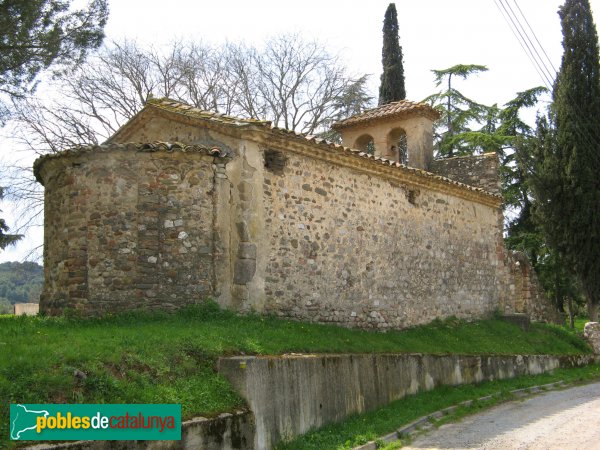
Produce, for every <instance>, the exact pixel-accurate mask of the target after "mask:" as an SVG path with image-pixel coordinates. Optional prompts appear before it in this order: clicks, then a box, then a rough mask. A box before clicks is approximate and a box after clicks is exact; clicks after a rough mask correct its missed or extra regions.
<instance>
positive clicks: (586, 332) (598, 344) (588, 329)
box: [583, 322, 600, 355]
mask: <svg viewBox="0 0 600 450" xmlns="http://www.w3.org/2000/svg"><path fill="white" fill-rule="evenodd" d="M583 336H584V337H585V338H586V339H587V341H588V342H589V343H590V346H591V347H592V348H593V349H594V353H595V354H596V355H600V323H598V322H588V323H586V324H585V326H584V327H583Z"/></svg>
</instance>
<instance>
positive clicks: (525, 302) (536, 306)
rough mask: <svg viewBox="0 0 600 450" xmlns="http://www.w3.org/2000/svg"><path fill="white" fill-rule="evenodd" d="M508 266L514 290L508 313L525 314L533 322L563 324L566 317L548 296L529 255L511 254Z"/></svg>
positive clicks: (506, 308)
mask: <svg viewBox="0 0 600 450" xmlns="http://www.w3.org/2000/svg"><path fill="white" fill-rule="evenodd" d="M507 266H508V269H509V272H510V274H511V277H510V279H511V282H512V286H514V289H513V295H512V296H511V297H510V302H509V304H508V305H506V307H505V310H506V312H511V313H524V314H527V315H528V316H529V318H530V319H531V320H535V321H539V322H550V323H555V324H563V323H564V317H562V315H561V314H560V313H559V312H558V310H557V309H556V308H555V307H554V306H553V305H552V302H551V301H550V300H549V299H548V297H547V296H546V294H545V292H544V290H543V288H542V286H541V285H540V283H539V281H538V278H537V275H536V273H535V270H534V269H533V267H532V266H531V263H530V262H529V259H527V255H525V254H524V253H521V252H509V253H508V254H507ZM512 286H511V287H512Z"/></svg>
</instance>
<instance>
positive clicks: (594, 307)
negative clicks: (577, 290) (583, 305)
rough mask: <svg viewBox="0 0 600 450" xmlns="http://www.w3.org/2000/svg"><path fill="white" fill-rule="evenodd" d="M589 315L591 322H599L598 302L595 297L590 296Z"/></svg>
mask: <svg viewBox="0 0 600 450" xmlns="http://www.w3.org/2000/svg"><path fill="white" fill-rule="evenodd" d="M587 306H588V316H590V322H598V304H597V303H594V302H593V299H591V298H588V304H587Z"/></svg>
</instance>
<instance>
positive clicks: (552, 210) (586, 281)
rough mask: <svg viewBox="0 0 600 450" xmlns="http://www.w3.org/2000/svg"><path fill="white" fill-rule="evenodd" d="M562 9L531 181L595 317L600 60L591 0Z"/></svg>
mask: <svg viewBox="0 0 600 450" xmlns="http://www.w3.org/2000/svg"><path fill="white" fill-rule="evenodd" d="M559 15H560V19H561V25H562V33H563V49H564V53H563V57H562V61H561V67H560V71H559V74H558V76H557V79H556V81H555V84H554V89H553V93H552V96H553V103H552V106H551V109H550V113H549V117H548V118H547V119H546V118H542V119H540V120H539V121H538V139H537V142H536V145H535V148H534V154H533V155H532V156H533V157H532V160H533V161H534V168H533V171H532V176H531V185H532V188H533V190H534V193H535V196H536V198H537V201H538V203H537V208H536V212H537V214H538V220H539V223H540V224H541V226H542V228H543V230H544V233H545V235H546V237H547V239H548V242H549V244H550V245H551V246H552V247H553V248H554V249H556V250H557V251H558V253H559V255H560V257H561V258H562V259H563V260H564V261H565V263H566V264H568V266H569V267H570V268H571V269H572V270H573V272H574V273H575V274H576V275H577V277H578V278H579V280H580V282H581V287H582V289H583V291H584V293H585V296H586V298H587V304H588V313H589V316H590V319H591V320H597V319H598V303H599V302H600V276H599V275H598V274H600V239H599V236H598V232H599V230H600V178H599V177H598V173H600V157H599V156H600V154H599V152H600V141H599V136H600V120H599V118H600V61H599V48H598V35H597V32H596V27H595V25H594V21H593V18H592V13H591V10H590V5H589V1H588V0H567V1H566V2H565V4H564V5H563V6H562V7H561V8H560V10H559Z"/></svg>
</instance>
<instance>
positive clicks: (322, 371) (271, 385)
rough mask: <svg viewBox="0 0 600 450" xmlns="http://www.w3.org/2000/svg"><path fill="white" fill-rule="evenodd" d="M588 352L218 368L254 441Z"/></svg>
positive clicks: (264, 362) (239, 361)
mask: <svg viewBox="0 0 600 450" xmlns="http://www.w3.org/2000/svg"><path fill="white" fill-rule="evenodd" d="M593 361H594V356H592V355H586V356H558V357H557V356H547V355H531V356H461V355H445V356H435V355H420V354H412V355H402V354H388V355H375V354H369V355H326V356H311V355H308V356H292V357H246V356H243V357H234V358H223V359H221V360H219V372H220V373H222V374H223V375H224V376H225V377H227V379H228V380H229V381H230V382H231V383H232V384H233V386H234V387H235V388H236V389H237V391H238V392H239V393H240V394H241V395H242V396H243V397H244V398H245V399H246V400H247V402H248V405H249V406H250V409H251V410H252V412H253V413H254V416H255V420H256V433H255V448H256V449H257V450H258V449H260V450H263V449H270V448H272V447H273V446H274V445H275V444H276V443H277V442H279V441H282V440H286V439H289V438H292V437H293V436H297V435H299V434H302V433H305V432H307V431H308V430H310V429H312V428H316V427H319V426H321V425H324V424H326V423H330V422H336V421H339V420H342V419H344V418H345V417H347V416H348V415H351V414H354V413H360V412H364V411H368V410H372V409H375V408H377V407H380V406H383V405H386V404H387V403H389V402H391V401H394V400H397V399H399V398H402V397H404V396H406V395H409V394H414V393H417V392H419V391H427V390H430V389H433V388H435V387H436V386H441V385H459V384H466V383H476V382H480V381H487V380H494V379H504V378H512V377H516V376H521V375H535V374H540V373H543V372H548V371H551V370H553V369H556V368H559V367H574V366H582V365H587V364H589V363H591V362H593Z"/></svg>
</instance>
